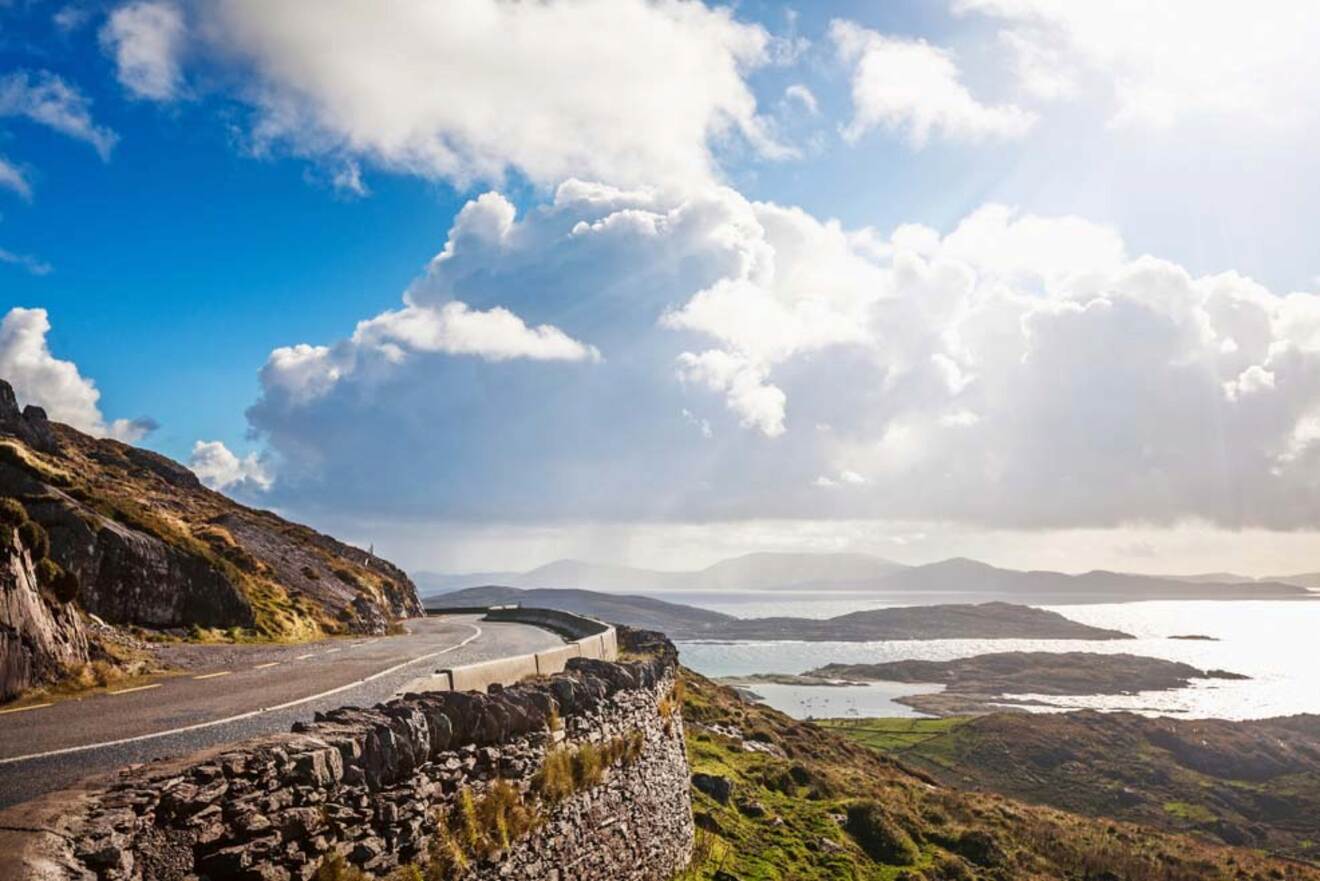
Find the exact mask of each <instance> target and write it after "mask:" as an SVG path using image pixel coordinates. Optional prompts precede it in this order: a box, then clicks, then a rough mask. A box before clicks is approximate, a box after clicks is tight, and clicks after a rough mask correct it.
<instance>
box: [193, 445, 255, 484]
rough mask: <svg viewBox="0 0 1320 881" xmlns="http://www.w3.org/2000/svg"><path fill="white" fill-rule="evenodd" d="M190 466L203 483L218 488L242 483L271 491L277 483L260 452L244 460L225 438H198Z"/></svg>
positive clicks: (247, 456)
mask: <svg viewBox="0 0 1320 881" xmlns="http://www.w3.org/2000/svg"><path fill="white" fill-rule="evenodd" d="M188 467H189V468H191V469H192V471H193V473H194V474H196V475H197V477H198V478H199V479H200V480H201V481H202V483H204V484H206V485H207V486H209V487H210V488H211V489H215V490H227V489H235V488H238V487H241V486H250V487H253V488H255V489H258V490H268V489H270V487H271V485H272V484H273V483H274V482H275V480H274V478H273V477H272V476H271V474H270V472H269V471H268V470H267V469H266V466H265V465H264V464H263V463H262V462H261V460H260V459H259V458H258V456H257V454H256V453H249V454H248V455H246V456H244V457H243V458H241V459H240V458H239V457H238V456H236V455H235V454H234V453H233V452H232V451H231V450H230V449H229V447H227V446H225V445H224V443H223V442H221V441H197V442H196V443H195V444H193V450H192V456H191V457H190V458H189V459H188Z"/></svg>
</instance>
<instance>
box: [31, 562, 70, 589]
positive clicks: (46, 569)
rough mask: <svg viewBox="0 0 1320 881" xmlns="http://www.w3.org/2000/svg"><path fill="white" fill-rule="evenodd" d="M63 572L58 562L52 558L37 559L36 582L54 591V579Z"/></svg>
mask: <svg viewBox="0 0 1320 881" xmlns="http://www.w3.org/2000/svg"><path fill="white" fill-rule="evenodd" d="M63 572H64V570H63V569H61V568H60V564H59V563H56V562H55V561H54V560H51V559H45V560H38V561H37V584H39V585H41V586H42V587H44V588H46V589H47V590H49V591H51V592H52V593H53V592H54V586H55V579H57V578H59V577H60V575H61V574H62V573H63Z"/></svg>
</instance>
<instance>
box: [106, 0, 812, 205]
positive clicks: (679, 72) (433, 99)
mask: <svg viewBox="0 0 1320 881" xmlns="http://www.w3.org/2000/svg"><path fill="white" fill-rule="evenodd" d="M161 5H162V4H161V3H159V2H152V3H149V4H135V5H134V6H132V7H127V8H129V9H138V8H141V7H143V6H149V7H151V8H157V7H159V6H161ZM390 12H391V14H390V15H380V14H379V9H378V7H377V4H375V3H373V2H369V0H294V2H283V3H278V4H270V3H267V2H263V0H233V2H228V3H224V4H216V5H213V6H204V7H200V8H198V10H197V14H198V16H199V18H200V19H201V21H200V22H199V25H198V27H197V29H196V30H197V33H198V35H199V37H200V38H201V39H203V40H205V41H208V42H209V44H210V47H211V49H212V50H213V54H214V55H217V56H219V57H222V58H227V59H229V61H230V63H231V65H232V66H235V67H237V68H239V69H240V70H241V71H243V73H244V74H245V76H246V79H247V85H246V87H245V88H244V89H243V91H242V93H241V97H242V98H243V99H245V100H246V101H247V102H248V103H249V104H250V106H252V107H253V108H254V111H255V112H254V119H253V123H252V128H251V138H252V142H253V145H254V146H255V148H256V149H258V150H266V149H288V150H291V151H293V152H294V153H297V154H301V155H305V156H309V157H313V158H316V159H319V160H323V161H327V162H330V163H331V164H333V165H336V166H338V165H339V164H340V162H341V161H342V160H343V159H345V158H350V159H355V160H361V161H364V162H370V163H373V164H375V165H377V166H379V167H383V168H386V169H390V170H396V171H403V172H407V173H413V174H420V175H424V176H427V177H433V178H444V179H450V180H456V181H459V182H464V183H466V182H469V181H472V180H478V179H479V180H488V181H498V180H500V179H502V178H503V176H504V175H505V174H506V172H509V171H516V172H519V173H521V174H523V175H526V176H527V177H528V178H530V179H531V180H533V181H534V182H536V183H538V184H543V185H553V184H555V183H558V182H559V181H561V180H563V179H564V178H566V177H568V176H570V175H574V174H577V175H583V174H586V175H591V176H593V177H600V178H603V179H607V180H611V181H614V182H617V183H623V184H641V183H647V184H650V183H658V182H663V183H668V184H676V185H681V184H690V183H693V182H697V183H704V182H706V181H708V180H710V179H711V178H712V177H713V176H714V175H715V174H716V162H715V159H714V157H713V154H712V147H711V144H712V143H715V142H720V143H723V142H728V141H730V140H736V141H739V142H741V143H743V144H745V145H749V146H750V147H751V148H752V149H753V150H754V151H756V152H758V153H759V154H762V155H765V156H770V157H782V156H787V155H790V154H791V152H792V151H791V150H790V149H788V148H786V147H785V146H783V145H781V144H780V143H778V142H777V141H776V140H775V138H774V137H773V136H772V134H771V132H770V130H769V126H768V124H767V123H766V121H765V120H764V119H762V118H761V116H760V115H759V114H758V112H757V106H756V99H755V97H754V96H753V94H752V92H751V90H750V89H749V87H748V86H747V83H746V82H745V75H746V74H747V73H748V72H749V71H751V70H752V69H754V68H756V67H759V66H761V65H766V64H771V63H774V62H775V61H776V60H777V59H778V57H779V55H780V54H782V53H781V51H780V50H781V48H782V47H780V45H779V43H778V42H777V41H775V40H774V39H772V38H771V37H770V36H769V35H768V34H767V33H766V32H765V30H763V29H762V28H760V27H759V26H755V25H749V24H744V23H741V22H738V21H736V20H735V19H734V18H733V15H732V13H731V12H730V11H729V10H728V9H723V8H710V7H708V6H706V5H704V4H702V3H698V2H687V0H663V2H648V0H586V2H564V0H555V2H545V3H506V2H497V0H478V2H469V3H432V2H427V0H404V2H398V3H393V4H391V8H390ZM154 20H155V19H153V21H154ZM160 30H161V29H160V28H159V27H156V28H154V29H153V30H152V32H153V33H156V32H159V31H160ZM604 33H608V34H609V38H608V39H601V34H604ZM166 43H169V41H162V40H153V41H150V42H149V44H148V45H149V48H150V49H151V51H149V52H148V51H144V52H143V53H142V56H141V57H143V58H147V59H151V60H152V61H153V62H154V60H155V59H156V58H158V57H162V58H173V55H172V54H171V53H168V52H164V51H161V52H157V51H155V50H156V48H158V47H163V46H164V45H166ZM120 45H124V44H122V43H121V44H120ZM169 45H173V44H172V43H169ZM326 46H334V47H335V51H333V52H326V51H325V47H326ZM143 67H144V69H146V70H148V71H153V72H154V71H156V70H158V69H160V66H157V65H155V64H154V63H152V64H147V65H143ZM168 69H169V70H173V69H174V68H173V67H170V68H168ZM122 70H123V65H122V64H121V71H122ZM602 70H608V71H609V72H610V74H609V76H601V75H600V71H602ZM162 91H164V89H162Z"/></svg>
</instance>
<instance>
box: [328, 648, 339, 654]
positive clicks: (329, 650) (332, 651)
mask: <svg viewBox="0 0 1320 881" xmlns="http://www.w3.org/2000/svg"><path fill="white" fill-rule="evenodd" d="M337 651H339V649H326V650H325V653H326V654H327V655H333V654H334V653H335V652H337Z"/></svg>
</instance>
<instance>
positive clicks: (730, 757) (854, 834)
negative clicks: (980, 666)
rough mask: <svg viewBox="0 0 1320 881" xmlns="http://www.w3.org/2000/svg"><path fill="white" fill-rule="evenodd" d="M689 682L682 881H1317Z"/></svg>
mask: <svg viewBox="0 0 1320 881" xmlns="http://www.w3.org/2000/svg"><path fill="white" fill-rule="evenodd" d="M684 680H685V682H686V696H685V700H684V717H685V724H686V725H687V743H688V756H689V760H690V762H691V764H692V770H693V772H694V774H695V775H697V776H696V777H694V790H693V810H694V815H695V818H696V822H697V826H698V830H699V831H698V848H697V850H698V853H697V857H696V859H695V860H694V864H693V866H692V867H691V868H690V869H689V871H688V873H687V876H686V878H687V879H688V881H695V879H710V881H730V879H738V881H788V879H793V881H843V879H849V881H863V879H868V881H869V879H890V881H897V879H906V881H936V879H959V881H963V879H967V881H974V879H982V881H1009V879H1014V881H1017V879H1047V878H1048V879H1069V881H1072V879H1076V881H1098V879H1107V881H1120V879H1121V881H1148V879H1149V881H1154V879H1159V881H1221V879H1222V881H1228V879H1261V881H1265V879H1320V870H1316V869H1313V868H1310V867H1307V866H1304V865H1301V864H1298V863H1292V862H1288V861H1284V860H1277V859H1271V858H1268V857H1265V856H1263V855H1261V854H1260V853H1258V852H1255V851H1251V850H1247V849H1243V848H1230V847H1224V846H1216V845H1211V844H1208V843H1206V842H1204V841H1201V840H1197V839H1194V838H1191V837H1186V836H1182V835H1176V834H1171V833H1168V832H1161V831H1157V830H1154V829H1150V828H1146V827H1142V826H1137V825H1133V824H1129V823H1124V822H1119V821H1109V820H1098V819H1093V818H1089V817H1084V816H1079V815H1076V814H1070V813H1066V812H1063V811H1060V810H1056V809H1052V808H1048V807H1043V806H1037V805H1028V804H1023V803H1021V802H1017V801H1013V800H1011V799H1008V798H1004V797H1001V796H998V795H992V794H985V793H972V792H963V791H960V790H958V789H955V788H952V787H948V786H944V785H941V784H940V783H938V782H937V781H936V780H935V779H933V778H931V777H928V776H925V775H923V774H920V773H917V772H913V771H910V770H908V769H906V768H905V767H904V766H903V765H901V764H899V763H898V762H896V761H894V760H893V759H891V758H889V757H887V756H884V755H882V754H880V753H878V752H876V751H875V750H872V749H869V748H867V747H864V746H861V745H860V744H857V743H854V742H852V741H851V740H849V739H848V738H847V737H845V736H843V735H841V734H839V733H837V732H836V731H831V730H828V729H826V728H822V727H819V726H816V725H813V724H810V723H806V722H799V721H797V720H794V719H791V718H789V717H787V716H785V715H783V714H782V713H779V712H777V711H775V710H772V709H770V708H768V707H765V706H763V705H760V704H754V703H749V702H747V701H745V700H743V699H742V698H740V697H739V696H738V695H737V693H736V692H734V691H733V690H731V689H729V688H726V687H723V686H719V685H716V684H715V683H713V682H711V681H709V680H707V679H704V678H703V677H701V676H698V675H696V674H693V673H691V672H688V671H685V673H684ZM940 724H943V725H946V726H950V727H953V726H955V725H956V723H955V722H948V721H945V722H942V723H940ZM874 733H877V734H887V735H889V734H892V736H904V737H916V736H919V735H922V734H927V733H930V732H929V731H925V732H923V731H920V730H915V731H914V730H906V731H904V730H899V731H895V732H883V731H880V732H874Z"/></svg>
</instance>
